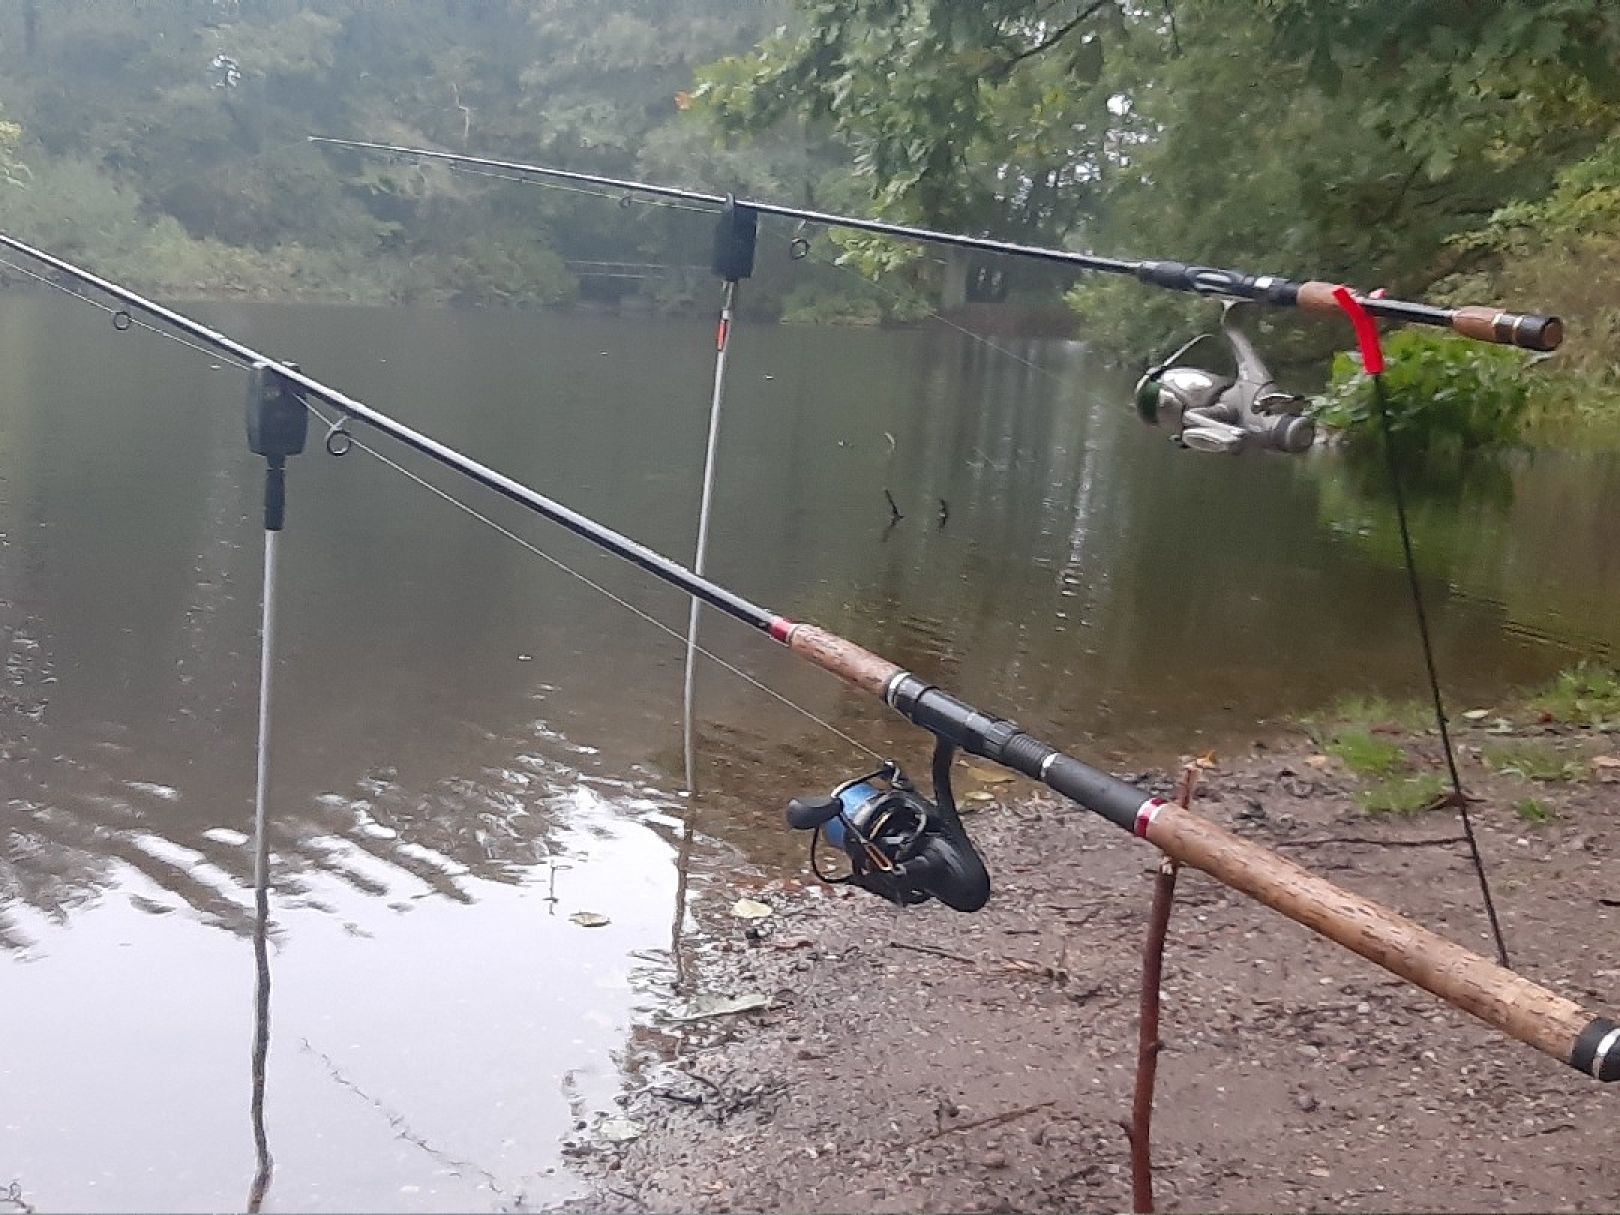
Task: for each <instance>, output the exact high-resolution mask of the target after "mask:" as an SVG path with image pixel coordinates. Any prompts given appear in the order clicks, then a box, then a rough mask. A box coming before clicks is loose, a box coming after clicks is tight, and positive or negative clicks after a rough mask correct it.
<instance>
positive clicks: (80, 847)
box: [0, 755, 568, 949]
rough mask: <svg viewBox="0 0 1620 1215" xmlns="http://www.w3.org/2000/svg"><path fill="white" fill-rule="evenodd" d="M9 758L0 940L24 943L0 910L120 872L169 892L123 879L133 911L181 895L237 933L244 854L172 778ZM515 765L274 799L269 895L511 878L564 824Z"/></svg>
mask: <svg viewBox="0 0 1620 1215" xmlns="http://www.w3.org/2000/svg"><path fill="white" fill-rule="evenodd" d="M19 759H20V760H21V762H13V763H11V764H9V765H8V773H7V776H8V780H7V784H8V788H7V794H8V801H7V804H6V823H5V833H4V846H3V848H0V948H8V949H16V948H21V947H24V946H25V945H26V944H27V940H26V934H25V933H24V932H23V931H22V929H21V928H20V927H19V925H18V923H17V920H16V917H15V916H8V915H7V914H6V912H7V909H10V908H22V907H26V908H31V909H32V910H34V911H35V912H37V913H39V914H41V915H43V916H44V917H46V918H47V919H50V920H52V921H56V922H62V921H65V920H66V919H67V918H68V917H69V916H70V915H71V913H72V912H73V911H75V910H76V909H79V908H82V907H84V906H86V905H88V904H90V903H92V902H94V901H95V900H96V899H97V898H98V897H99V896H101V895H102V894H104V893H105V892H107V891H109V890H112V889H115V888H117V887H118V886H120V885H122V884H124V882H125V881H126V878H127V874H128V872H129V871H134V873H136V874H138V875H140V876H141V877H143V878H145V879H146V880H147V881H149V882H150V883H152V884H153V885H154V886H156V887H158V888H159V889H160V890H162V891H163V892H164V893H165V894H166V895H168V896H171V897H172V899H173V900H174V901H173V902H159V901H157V900H155V899H152V898H149V897H147V896H145V895H141V894H138V893H134V892H131V893H130V895H129V899H130V902H131V904H132V905H133V906H135V907H136V908H138V909H139V910H142V911H147V912H149V913H152V914H164V913H167V912H171V911H174V910H177V909H179V908H181V907H183V908H185V909H187V910H189V911H190V912H191V913H192V914H193V915H194V916H195V917H196V918H197V919H199V920H200V921H201V922H203V923H205V924H208V925H210V926H212V927H216V928H223V929H225V930H226V931H229V932H233V933H236V934H238V935H241V936H246V935H248V934H250V932H251V930H252V912H251V891H252V883H253V857H252V849H251V846H250V842H249V840H248V839H247V838H246V837H245V836H243V835H241V834H240V833H238V832H236V831H234V830H228V829H223V828H221V827H219V826H218V825H217V821H216V820H214V819H211V818H209V817H207V816H206V815H202V814H199V813H197V811H196V810H195V809H194V808H193V807H191V806H189V805H188V804H187V801H186V799H185V798H184V797H183V796H182V795H180V794H179V793H177V792H176V791H174V790H169V789H165V788H163V787H162V786H153V785H146V784H144V783H143V782H139V781H134V782H131V781H121V780H120V779H119V778H118V777H117V776H114V775H112V774H111V773H109V772H106V771H100V770H97V769H95V768H92V767H91V766H90V765H87V764H83V763H80V762H77V761H74V760H71V759H68V758H66V757H61V756H57V757H55V758H50V757H42V756H39V755H28V756H23V757H19ZM519 775H520V774H515V773H513V772H512V771H510V770H505V769H494V770H491V771H490V772H488V773H486V774H485V775H484V776H483V777H481V778H476V779H475V778H465V777H458V778H454V779H450V780H446V781H444V782H443V783H441V784H440V785H439V786H438V787H436V788H434V789H432V790H430V791H429V792H427V793H425V794H419V793H413V792H412V791H410V790H408V789H405V788H403V787H401V786H400V785H399V784H397V783H395V782H394V781H393V779H392V777H391V773H389V772H388V771H386V770H385V771H381V772H376V773H372V774H368V775H367V776H366V777H363V778H361V779H360V780H359V781H357V782H356V783H355V786H354V788H353V789H352V790H351V791H350V792H349V793H345V794H336V793H327V794H322V795H320V796H319V797H316V798H314V799H312V800H310V801H308V802H306V803H304V804H302V805H299V806H297V807H295V808H291V809H285V810H282V811H281V812H280V813H279V814H278V816H277V818H276V821H275V822H274V824H273V825H272V828H271V848H272V850H273V854H274V861H273V864H274V870H273V876H274V894H275V896H276V900H277V902H278V904H279V905H281V906H282V907H285V908H307V909H311V910H316V911H323V912H332V913H336V912H338V911H339V908H337V907H335V906H333V905H332V903H330V902H328V901H327V897H323V896H326V895H328V893H329V891H330V888H331V887H330V883H332V882H336V883H339V884H341V885H342V886H343V887H346V888H347V889H348V890H351V891H353V892H355V893H358V894H360V895H363V896H365V897H366V898H371V899H378V900H387V899H390V898H398V897H405V894H404V891H403V890H402V887H407V886H412V885H414V884H415V883H420V884H421V885H422V886H425V887H426V888H427V890H428V891H429V892H431V894H432V895H433V896H434V897H439V898H446V899H451V900H454V901H456V902H461V903H468V902H471V901H472V900H473V895H472V893H471V892H470V891H469V889H468V886H467V884H468V880H469V879H472V880H478V881H493V882H503V883H514V882H517V881H519V880H521V879H522V877H523V876H524V875H525V874H526V873H527V872H529V871H531V870H533V869H534V868H535V867H536V866H537V865H540V864H543V863H544V862H545V860H546V859H547V858H548V857H550V856H551V855H553V854H554V853H555V852H557V851H558V850H559V843H558V838H559V833H560V831H561V830H562V829H563V828H564V827H566V826H567V825H568V824H567V823H566V822H565V821H559V819H560V818H562V817H563V816H559V815H553V814H551V813H549V810H548V808H551V807H555V806H557V805H559V804H560V803H562V802H563V801H565V799H566V797H567V796H568V786H567V784H566V783H565V780H566V777H559V776H557V775H548V776H547V777H546V778H545V779H544V780H542V779H540V778H538V777H529V778H527V781H528V783H527V785H524V784H522V783H521V781H520V780H515V779H514V777H517V776H519ZM514 786H516V787H514ZM519 789H521V792H519V791H518V790H519ZM323 884H325V886H326V889H325V890H323V889H322V887H323Z"/></svg>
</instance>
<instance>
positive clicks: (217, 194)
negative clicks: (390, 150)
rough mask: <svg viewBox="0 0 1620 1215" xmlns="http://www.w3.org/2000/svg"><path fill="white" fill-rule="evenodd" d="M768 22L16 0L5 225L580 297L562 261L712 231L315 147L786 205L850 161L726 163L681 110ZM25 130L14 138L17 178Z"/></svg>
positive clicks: (760, 8) (171, 271)
mask: <svg viewBox="0 0 1620 1215" xmlns="http://www.w3.org/2000/svg"><path fill="white" fill-rule="evenodd" d="M772 19H773V13H772V10H771V7H770V5H769V4H768V3H757V2H756V3H753V4H749V5H744V6H738V5H735V4H723V3H720V2H719V0H617V2H616V3H614V4H612V5H611V6H607V5H603V4H600V3H597V2H596V0H545V2H543V3H542V2H538V0H535V2H528V0H478V2H477V3H429V2H428V0H420V2H414V3H409V4H379V3H376V2H375V0H325V2H323V3H320V4H314V3H306V2H303V0H119V2H118V3H104V2H102V0H0V107H3V112H4V113H5V114H6V115H8V116H9V117H10V118H12V119H14V120H15V121H16V123H17V124H18V126H19V127H20V143H18V145H17V147H16V153H17V156H18V158H19V160H20V161H21V162H22V163H23V164H24V165H25V166H26V172H16V173H13V174H12V175H11V181H10V184H0V190H3V191H4V193H0V213H3V214H4V216H5V219H6V222H7V225H8V227H11V228H13V229H14V230H16V231H18V232H19V234H22V235H26V236H30V237H33V238H35V239H37V240H39V241H41V242H43V243H45V244H47V245H50V246H51V247H52V248H55V249H58V250H60V251H62V252H64V253H66V254H69V255H74V256H79V257H83V258H85V259H87V260H89V261H91V262H92V263H94V264H95V265H97V266H99V267H101V268H103V269H105V270H108V271H110V272H114V273H117V274H120V275H124V276H127V277H130V278H132V279H134V280H135V281H138V282H141V283H144V284H147V285H153V286H159V287H163V288H168V289H171V290H177V291H190V290H206V291H219V290H237V291H245V292H253V293H281V292H296V293H302V294H329V295H336V296H346V297H354V298H373V299H376V298H389V299H398V300H410V299H458V300H465V301H474V302H485V301H489V302H495V301H510V302H548V301H555V300H560V299H566V298H568V297H570V296H571V295H572V294H573V293H574V292H575V290H576V280H575V276H573V275H571V274H570V273H568V272H567V270H566V269H565V265H564V263H565V261H567V260H570V259H578V260H584V261H593V260H612V261H621V262H651V263H662V264H685V263H692V262H699V263H700V262H703V261H704V260H706V252H705V250H706V243H707V240H708V230H707V227H706V225H705V224H703V223H702V221H700V220H698V219H697V218H696V217H694V216H690V215H683V214H680V213H676V212H672V211H669V210H664V209H650V208H641V207H637V208H632V209H629V210H623V209H621V208H619V207H617V206H614V205H611V204H604V203H603V202H602V201H601V200H600V199H596V198H590V197H582V196H581V195H579V194H577V193H568V192H564V191H557V190H546V189H537V188H533V187H523V186H517V185H511V184H507V183H501V182H492V181H490V180H489V179H487V178H479V177H472V176H468V175H464V174H456V173H451V172H449V171H446V170H443V169H419V168H417V167H415V166H411V165H402V164H394V163H389V162H387V161H383V160H379V159H376V158H365V157H361V156H358V155H340V154H333V153H330V152H324V151H321V150H319V149H318V148H316V147H314V146H312V145H310V144H308V143H307V142H306V141H305V135H306V134H308V133H310V132H312V131H322V132H329V133H336V134H343V135H351V136H355V137H360V138H368V137H369V138H377V139H383V140H388V141H393V142H402V143H415V144H424V145H429V146H441V147H453V148H468V149H471V150H474V151H478V152H488V153H492V154H495V155H509V156H516V157H519V158H526V159H539V160H546V161H549V162H553V163H562V164H566V165H570V166H575V167H583V168H592V169H597V170H601V171H605V172H609V173H630V172H644V173H646V174H649V175H653V176H658V177H666V178H673V179H677V180H681V181H685V182H690V183H692V184H694V185H700V186H709V187H716V188H749V189H758V190H760V191H762V192H766V193H793V192H797V190H798V188H799V186H800V183H801V182H802V180H803V179H805V178H806V177H807V176H809V175H813V174H814V173H817V172H821V171H824V170H825V167H826V164H831V163H835V162H834V161H833V160H832V159H831V158H825V157H824V161H825V163H824V164H822V165H820V166H816V165H814V164H813V163H812V159H813V158H812V156H811V152H810V150H808V149H814V148H824V147H825V144H824V143H822V144H816V143H815V142H814V141H807V140H805V139H804V138H802V137H800V138H781V139H776V140H771V139H762V140H759V141H756V142H755V143H754V144H753V145H752V146H750V147H749V148H747V149H744V150H732V151H727V150H725V149H721V148H717V147H716V146H715V142H714V140H713V138H712V137H711V136H710V134H709V133H708V132H707V131H705V130H703V129H702V128H701V124H696V123H692V122H688V121H683V114H682V110H681V103H680V97H681V95H682V94H683V93H684V91H685V90H686V89H688V88H689V87H690V84H691V81H692V78H693V74H694V71H695V69H696V68H697V67H698V65H700V64H702V63H704V62H707V61H709V60H711V59H714V58H717V57H719V56H721V55H723V54H725V53H727V52H730V51H736V50H740V49H743V48H745V47H747V46H748V45H751V44H752V43H753V42H754V40H756V39H757V38H758V37H760V36H761V34H762V33H763V31H764V29H765V28H766V27H767V25H768V23H769V22H770V21H771V20H772ZM18 134H19V132H17V131H15V130H13V128H11V127H9V126H7V127H0V171H4V169H5V166H6V163H7V162H6V160H5V159H4V157H5V156H6V153H7V151H8V142H9V140H10V139H11V138H12V137H13V136H16V135H18ZM784 260H785V259H784ZM590 285H591V284H589V283H588V284H587V286H590ZM598 285H600V284H598ZM662 285H663V286H664V287H665V288H667V289H669V290H672V291H678V290H679V289H680V287H681V283H680V282H679V281H677V280H674V279H671V280H665V281H664V282H663V284H662Z"/></svg>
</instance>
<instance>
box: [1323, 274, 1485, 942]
mask: <svg viewBox="0 0 1620 1215" xmlns="http://www.w3.org/2000/svg"><path fill="white" fill-rule="evenodd" d="M1333 298H1334V301H1335V302H1336V303H1337V304H1338V306H1339V308H1340V309H1342V310H1343V312H1344V314H1345V315H1346V316H1347V317H1349V318H1350V323H1351V324H1352V325H1353V326H1354V327H1355V331H1356V344H1357V345H1358V346H1359V347H1360V348H1361V368H1362V371H1363V372H1364V373H1365V374H1366V376H1367V378H1368V379H1370V380H1371V381H1372V392H1373V401H1374V402H1375V404H1376V405H1377V406H1378V426H1379V430H1380V431H1381V432H1382V436H1383V441H1384V442H1383V446H1384V457H1385V460H1386V462H1387V465H1388V469H1389V484H1390V489H1391V491H1392V492H1393V494H1394V497H1395V519H1396V522H1397V524H1398V525H1399V528H1400V533H1401V553H1402V556H1403V557H1404V559H1405V565H1406V582H1407V586H1408V588H1409V589H1410V590H1411V593H1412V611H1413V613H1414V614H1415V615H1416V616H1417V626H1418V640H1419V642H1420V643H1421V647H1422V650H1423V665H1424V668H1425V670H1426V671H1427V672H1428V678H1429V696H1430V698H1431V700H1432V701H1433V704H1434V723H1435V725H1436V726H1437V727H1438V728H1439V731H1440V744H1441V746H1442V747H1443V748H1444V750H1445V754H1446V769H1447V771H1448V772H1449V773H1450V776H1451V795H1450V796H1449V797H1448V798H1446V799H1445V801H1449V802H1452V803H1453V804H1455V805H1456V807H1457V814H1458V817H1459V818H1461V820H1462V828H1463V837H1464V838H1465V839H1466V840H1467V841H1468V852H1469V856H1470V857H1471V858H1472V860H1473V865H1474V873H1475V875H1476V876H1477V877H1478V878H1479V891H1480V894H1481V896H1482V897H1483V898H1484V901H1485V918H1486V919H1487V920H1489V921H1490V925H1491V937H1492V939H1493V940H1494V941H1495V943H1496V957H1497V961H1498V962H1499V963H1500V964H1501V966H1502V968H1503V969H1504V970H1505V969H1507V967H1508V950H1507V941H1506V939H1505V938H1504V937H1503V935H1502V923H1501V921H1500V920H1499V919H1498V918H1497V915H1496V900H1495V899H1493V898H1492V897H1491V882H1490V878H1489V877H1488V876H1487V875H1486V873H1485V858H1484V857H1483V856H1482V855H1481V854H1480V850H1479V840H1478V838H1477V837H1476V836H1475V835H1474V822H1473V817H1472V816H1471V815H1470V814H1469V813H1468V795H1467V794H1466V793H1464V792H1463V787H1462V776H1461V775H1460V774H1459V773H1458V771H1457V756H1456V752H1455V751H1454V750H1453V748H1452V745H1451V730H1450V728H1449V727H1448V726H1447V724H1446V706H1445V700H1444V698H1443V697H1442V696H1441V693H1440V675H1439V673H1438V671H1437V669H1436V667H1435V662H1434V642H1433V640H1432V639H1431V638H1430V636H1429V616H1428V612H1427V611H1426V610H1425V609H1424V606H1423V586H1422V583H1421V581H1420V580H1419V578H1418V568H1417V557H1416V556H1415V554H1414V553H1413V550H1412V530H1411V527H1410V526H1409V524H1408V521H1407V515H1406V490H1405V487H1404V486H1403V484H1402V482H1401V467H1400V460H1399V459H1398V457H1397V456H1396V453H1395V427H1394V425H1393V424H1392V423H1391V422H1390V419H1389V390H1388V389H1387V388H1386V387H1385V384H1384V349H1383V344H1382V342H1381V340H1380V337H1379V333H1378V326H1377V325H1376V324H1375V323H1374V322H1373V319H1372V316H1371V315H1370V314H1369V312H1368V310H1367V309H1366V308H1365V307H1363V306H1362V304H1361V302H1360V301H1359V300H1358V299H1356V297H1355V295H1354V294H1353V293H1352V292H1351V291H1350V289H1349V288H1348V287H1342V286H1341V287H1336V288H1334V290H1333ZM1440 804H1442V805H1443V804H1444V802H1442V803H1440Z"/></svg>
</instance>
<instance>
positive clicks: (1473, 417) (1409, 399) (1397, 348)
mask: <svg viewBox="0 0 1620 1215" xmlns="http://www.w3.org/2000/svg"><path fill="white" fill-rule="evenodd" d="M1384 346H1385V353H1386V356H1387V358H1388V367H1387V369H1386V370H1385V372H1384V386H1385V388H1386V389H1387V390H1388V391H1387V396H1388V402H1389V419H1390V428H1391V429H1392V430H1393V431H1394V432H1395V434H1396V435H1397V436H1398V438H1399V440H1400V441H1401V444H1402V450H1403V451H1406V452H1408V453H1412V454H1421V453H1426V452H1430V451H1437V450H1447V451H1455V452H1458V453H1460V454H1463V455H1467V454H1470V453H1473V452H1480V451H1492V450H1496V449H1500V448H1504V447H1511V446H1513V445H1514V444H1515V443H1517V442H1518V440H1519V437H1520V435H1521V434H1522V432H1523V429H1524V421H1525V413H1526V410H1527V409H1528V406H1529V401H1530V388H1529V383H1528V381H1527V379H1526V377H1525V374H1524V373H1525V367H1526V365H1527V360H1526V358H1525V356H1524V355H1522V354H1521V353H1519V352H1518V351H1516V350H1511V349H1508V348H1507V347H1502V346H1488V345H1484V344H1482V343H1478V342H1471V341H1468V340H1467V339H1465V338H1459V337H1454V336H1452V335H1450V334H1441V333H1428V332H1422V331H1419V330H1415V329H1407V330H1402V331H1401V332H1399V333H1397V334H1394V335H1393V336H1392V337H1390V338H1389V339H1388V340H1387V341H1386V342H1385V344H1384ZM1316 419H1317V421H1318V422H1320V423H1321V424H1322V425H1324V426H1326V427H1328V428H1329V429H1331V430H1334V431H1337V432H1339V434H1340V435H1341V436H1342V437H1343V439H1344V441H1345V442H1347V443H1349V444H1351V445H1352V446H1357V447H1373V446H1376V445H1377V443H1378V442H1379V421H1378V406H1377V403H1376V401H1375V400H1374V396H1373V386H1372V379H1371V377H1369V376H1368V375H1366V373H1365V372H1363V371H1362V368H1361V360H1360V358H1359V357H1358V356H1354V355H1351V354H1348V353H1343V352H1341V353H1340V354H1338V355H1336V356H1334V359H1333V377H1332V380H1331V382H1330V383H1329V384H1328V387H1327V391H1326V392H1325V393H1323V394H1322V395H1321V396H1320V397H1318V398H1317V400H1316Z"/></svg>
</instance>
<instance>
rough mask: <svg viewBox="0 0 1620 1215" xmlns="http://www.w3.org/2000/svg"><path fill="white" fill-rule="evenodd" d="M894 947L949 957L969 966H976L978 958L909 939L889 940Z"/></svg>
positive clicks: (933, 955)
mask: <svg viewBox="0 0 1620 1215" xmlns="http://www.w3.org/2000/svg"><path fill="white" fill-rule="evenodd" d="M889 944H890V945H891V946H892V947H894V948H895V949H909V950H910V951H911V952H912V953H926V954H929V955H931V956H932V957H936V958H949V959H950V960H951V961H953V962H966V963H967V964H968V965H969V966H977V965H978V964H979V960H978V959H977V958H970V957H968V956H967V955H966V954H961V953H952V952H951V951H950V950H948V949H941V948H939V946H937V945H913V944H912V943H911V942H909V941H890V942H889Z"/></svg>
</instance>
